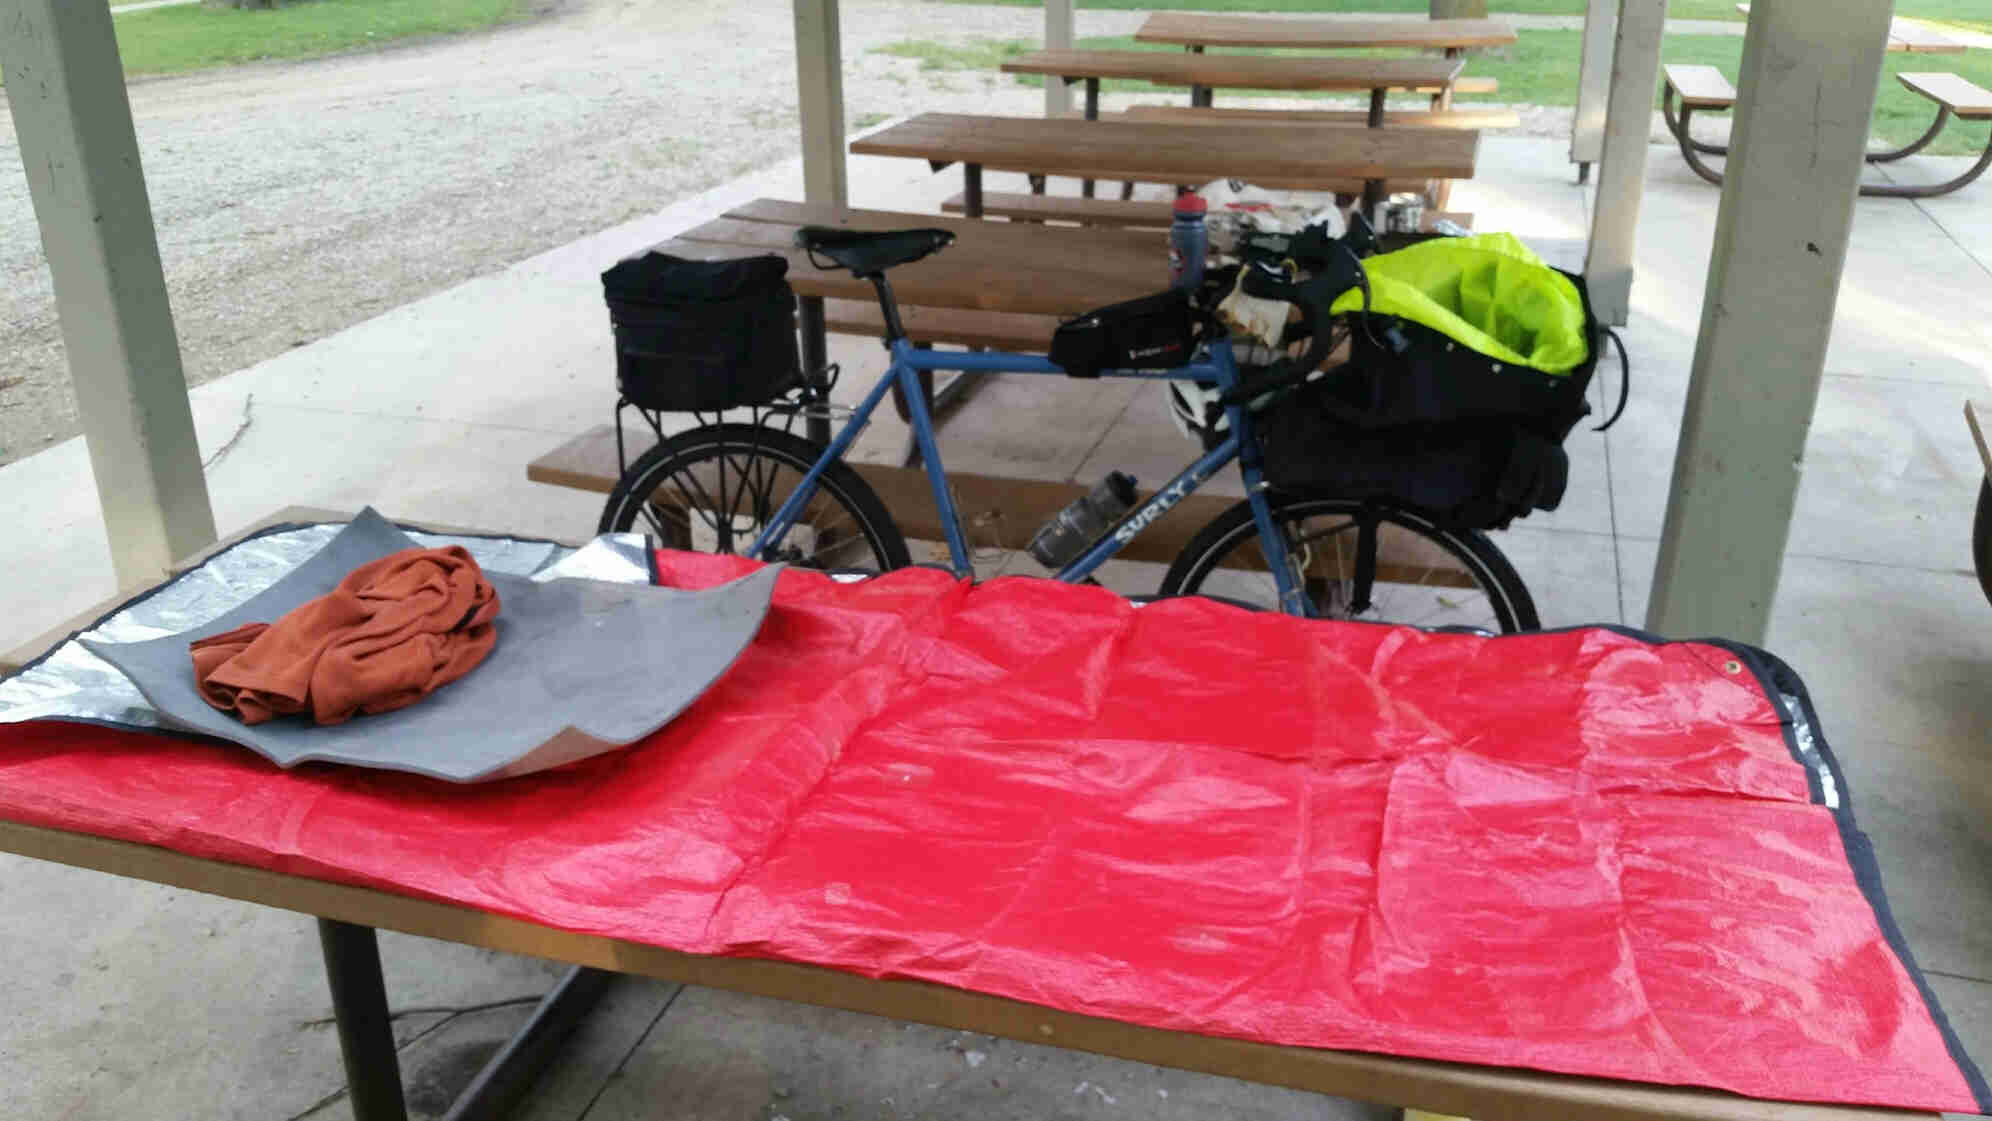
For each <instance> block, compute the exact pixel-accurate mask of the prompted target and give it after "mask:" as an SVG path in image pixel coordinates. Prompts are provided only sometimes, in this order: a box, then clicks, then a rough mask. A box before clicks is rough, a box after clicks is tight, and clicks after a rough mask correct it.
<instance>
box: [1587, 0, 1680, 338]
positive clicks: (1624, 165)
mask: <svg viewBox="0 0 1992 1121" xmlns="http://www.w3.org/2000/svg"><path fill="white" fill-rule="evenodd" d="M1666 30H1667V0H1619V15H1618V27H1617V28H1616V29H1615V31H1614V35H1613V40H1614V44H1615V45H1614V47H1613V50H1612V81H1611V96H1610V100H1609V103H1608V104H1607V106H1606V108H1605V144H1604V149H1603V154H1602V157H1601V161H1600V163H1599V165H1598V193H1597V198H1596V200H1595V201H1594V202H1593V204H1592V209H1591V247H1590V252H1589V254H1588V255H1587V256H1586V257H1585V259H1584V279H1585V281H1586V282H1587V283H1588V284H1589V285H1590V289H1591V306H1592V308H1593V310H1595V311H1596V312H1597V315H1598V319H1599V321H1600V322H1604V323H1611V324H1617V325H1623V324H1624V323H1625V321H1626V316H1627V315H1628V314H1629V313H1630V312H1631V310H1632V262H1633V257H1634V254H1635V251H1636V250H1637V248H1638V240H1639V202H1640V196H1641V194H1642V193H1643V192H1644V190H1645V187H1646V147H1647V143H1646V141H1647V136H1648V134H1649V133H1651V132H1652V130H1653V91H1654V90H1655V89H1657V88H1659V85H1660V41H1661V39H1662V38H1663V37H1664V36H1665V34H1666Z"/></svg>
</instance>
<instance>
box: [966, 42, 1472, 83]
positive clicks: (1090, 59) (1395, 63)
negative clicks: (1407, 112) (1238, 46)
mask: <svg viewBox="0 0 1992 1121" xmlns="http://www.w3.org/2000/svg"><path fill="white" fill-rule="evenodd" d="M1465 65H1466V62H1465V60H1463V59H1458V58H1348V57H1295V56H1290V55H1236V54H1231V55H1227V54H1192V53H1189V52H1180V53H1179V52H1173V51H1086V50H1047V51H1032V52H1030V53H1029V54H1024V55H1019V56H1017V57H1016V58H1013V59H1009V60H1008V61H1006V62H1004V63H1003V67H1002V68H1003V72H1004V73H1006V74H1042V75H1045V76H1047V77H1053V78H1128V79H1133V80H1136V81H1145V82H1151V83H1153V84H1155V85H1162V86H1210V87H1212V88H1214V89H1226V88H1229V89H1259V90H1372V89H1410V88H1421V87H1424V86H1442V85H1445V84H1446V83H1448V82H1451V81H1452V80H1453V79H1455V78H1457V77H1458V76H1459V72H1460V69H1461V68H1462V67H1464V66H1465Z"/></svg>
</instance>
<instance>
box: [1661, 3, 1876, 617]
mask: <svg viewBox="0 0 1992 1121" xmlns="http://www.w3.org/2000/svg"><path fill="white" fill-rule="evenodd" d="M1891 7H1892V4H1891V0H1753V3H1752V5H1751V8H1750V26H1749V30H1748V32H1747V33H1746V35H1745V37H1744V40H1743V62H1742V66H1741V77H1740V80H1739V81H1738V82H1737V83H1736V86H1737V90H1736V92H1737V102H1736V111H1735V125H1734V128H1733V131H1732V132H1731V134H1730V141H1729V153H1730V154H1729V162H1728V164H1727V168H1726V170H1725V172H1724V182H1723V185H1722V208H1721V210H1720V211H1718V212H1717V215H1716V220H1715V244H1714V256H1713V260H1712V262H1711V264H1710V266H1709V273H1708V289H1707V292H1706V293H1705V294H1704V296H1703V297H1702V320H1701V335H1700V338H1699V339H1698V340H1697V341H1696V344H1695V359H1694V366H1693V369H1692V372H1691V374H1690V380H1689V382H1688V402H1687V409H1686V413H1685V415H1684V416H1683V418H1682V426H1681V446H1680V451H1679V452H1678V453H1676V455H1675V457H1674V485H1673V490H1672V491H1671V492H1670V493H1669V495H1668V499H1667V520H1666V523H1665V528H1664V529H1663V530H1662V531H1661V537H1660V562H1659V565H1658V566H1657V568H1656V569H1655V572H1654V577H1653V600H1652V605H1651V607H1650V608H1649V609H1648V611H1647V615H1646V624H1647V626H1648V627H1649V628H1651V629H1653V630H1656V631H1659V632H1660V633H1662V634H1667V635H1675V636H1693V635H1721V636H1725V637H1730V638H1737V639H1741V640H1743V641H1745V642H1753V643H1755V642H1762V641H1763V637H1764V629H1765V626H1766V625H1767V623H1768V622H1769V619H1770V612H1771V602H1772V599H1773V597H1774V596H1775V595H1776V593H1777V586H1778V571H1779V568H1780V566H1781V565H1782V563H1783V560H1784V549H1785V540H1786V536H1787V533H1788V531H1789V529H1790V526H1791V512H1792V504H1793V501H1794V499H1795V497H1796V495H1797V492H1798V480H1799V471H1800V470H1801V467H1802V459H1803V456H1804V452H1805V434H1806V432H1807V430H1808V429H1809V428H1810V427H1811V425H1812V409H1813V405H1814V403H1815V402H1816V401H1817V399H1818V395H1819V380H1820V375H1821V372H1822V371H1823V370H1824V368H1825V363H1826V341H1827V337H1828V335H1829V334H1830V333H1831V331H1832V325H1833V308H1834V302H1835V300H1836V298H1837V296H1838V294H1839V290H1840V271H1841V266H1842V265H1843V264H1844V263H1845V260H1846V254H1847V231H1848V229H1849V228H1850V227H1851V226H1852V225H1853V215H1854V201H1855V199H1856V197H1857V192H1858V191H1859V189H1860V177H1861V168H1862V159H1861V155H1862V152H1863V150H1864V148H1865V147H1866V145H1867V139H1868V128H1869V122H1870V121H1871V120H1872V119H1873V114H1874V99H1875V90H1876V88H1877V86H1878V85H1879V83H1880V81H1881V63H1882V55H1883V52H1884V51H1885V50H1886V48H1887V44H1888V20H1889V14H1890V8H1891Z"/></svg>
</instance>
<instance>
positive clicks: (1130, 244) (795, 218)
mask: <svg viewBox="0 0 1992 1121" xmlns="http://www.w3.org/2000/svg"><path fill="white" fill-rule="evenodd" d="M985 197H986V196H985ZM722 217H724V218H726V219H729V220H733V221H741V222H763V223H769V224H773V225H780V226H786V227H788V228H790V229H791V230H793V229H794V228H796V227H799V226H836V227H839V228H842V229H852V230H903V229H918V228H921V227H928V226H931V227H935V228H938V229H944V230H953V231H954V232H955V233H956V235H958V236H960V235H966V236H970V237H973V238H975V239H976V245H977V247H978V249H980V247H981V246H983V245H992V244H993V245H1012V246H1017V247H1020V248H1023V249H1026V250H1029V251H1031V252H1041V253H1057V252H1059V251H1061V250H1063V249H1066V248H1068V247H1070V246H1071V245H1072V244H1073V243H1072V242H1071V240H1070V239H1068V238H1064V237H1061V236H1059V234H1058V233H1057V232H1056V231H1050V230H1043V229H1038V228H1035V227H1030V226H1018V227H1016V228H1015V229H1005V228H1003V227H996V228H995V229H992V228H991V227H990V225H989V224H988V223H986V222H978V221H976V220H975V219H973V218H955V217H949V216H946V215H939V214H922V213H914V212H902V211H891V210H853V209H848V208H844V209H840V208H837V207H833V206H827V205H824V204H821V203H807V202H788V201H785V200H781V199H757V200H755V201H754V202H751V203H748V204H746V205H744V206H738V207H735V208H733V209H732V210H729V211H727V212H726V213H725V214H724V215H722ZM1084 244H1085V252H1086V255H1088V256H1092V255H1094V254H1096V253H1097V252H1098V251H1099V250H1100V249H1102V248H1110V249H1115V250H1124V251H1127V252H1129V253H1144V254H1145V253H1147V252H1149V251H1150V250H1151V249H1153V248H1154V241H1153V239H1151V238H1150V237H1149V236H1148V235H1146V234H1128V233H1124V232H1099V233H1095V234H1089V235H1088V236H1087V239H1086V241H1085V243H1084ZM951 252H953V250H951V249H944V250H942V251H941V253H940V256H942V257H945V256H947V255H948V254H949V253H951Z"/></svg>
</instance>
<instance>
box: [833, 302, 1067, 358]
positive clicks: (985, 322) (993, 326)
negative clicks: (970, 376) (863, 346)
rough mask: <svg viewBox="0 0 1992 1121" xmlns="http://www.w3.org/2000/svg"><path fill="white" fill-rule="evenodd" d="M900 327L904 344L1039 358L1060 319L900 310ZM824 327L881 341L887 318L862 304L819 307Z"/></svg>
mask: <svg viewBox="0 0 1992 1121" xmlns="http://www.w3.org/2000/svg"><path fill="white" fill-rule="evenodd" d="M899 322H900V324H901V325H902V326H904V327H905V328H906V335H907V337H908V338H910V339H913V340H915V341H917V342H923V343H949V344H952V345H954V346H986V347H990V348H992V349H995V350H1011V351H1022V352H1024V353H1027V354H1042V353H1044V351H1045V348H1046V347H1049V346H1050V345H1051V333H1052V332H1053V331H1055V330H1057V329H1058V317H1057V316H1052V315H1018V314H1016V313H1014V312H1004V311H967V310H964V309H961V308H937V307H901V308H900V309H899ZM823 325H824V326H825V327H827V328H828V329H829V330H830V332H831V333H832V334H838V335H866V336H870V337H872V338H883V337H885V314H884V313H883V312H881V311H879V310H878V304H876V303H867V302H865V301H863V300H825V301H823Z"/></svg>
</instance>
